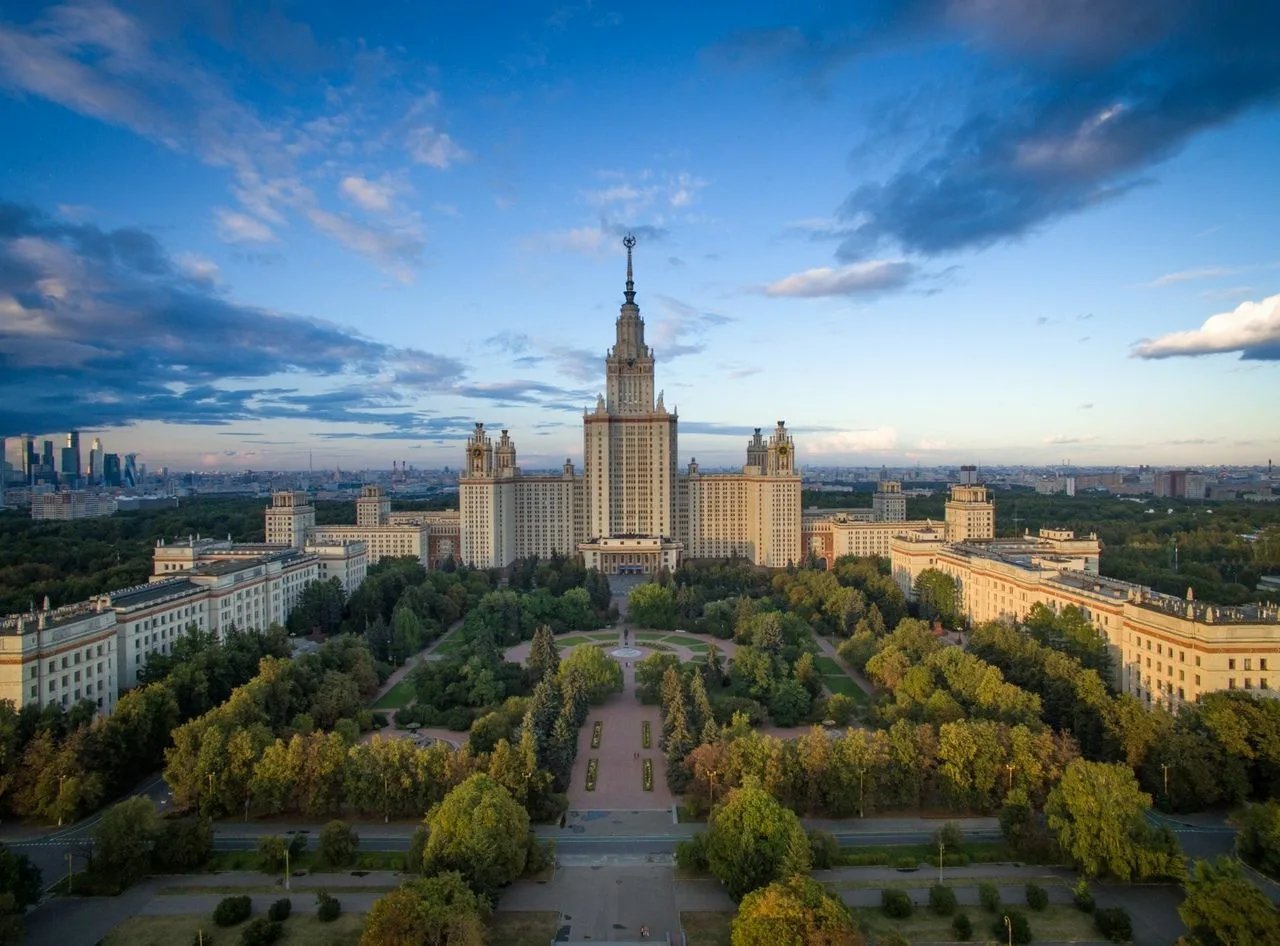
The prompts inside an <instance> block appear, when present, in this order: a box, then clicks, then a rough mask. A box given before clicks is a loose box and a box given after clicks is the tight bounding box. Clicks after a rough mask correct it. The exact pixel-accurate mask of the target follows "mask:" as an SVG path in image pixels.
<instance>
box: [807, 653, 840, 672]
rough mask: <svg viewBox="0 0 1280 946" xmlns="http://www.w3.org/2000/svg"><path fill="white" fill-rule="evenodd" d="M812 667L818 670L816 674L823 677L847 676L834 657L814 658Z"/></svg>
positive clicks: (821, 656)
mask: <svg viewBox="0 0 1280 946" xmlns="http://www.w3.org/2000/svg"><path fill="white" fill-rule="evenodd" d="M813 663H814V666H816V667H817V668H818V672H819V673H821V674H822V675H823V676H824V677H844V676H848V674H847V673H846V672H845V669H844V667H842V666H840V663H839V661H837V660H836V659H835V658H834V657H828V656H826V655H825V654H823V655H820V656H815V657H814V658H813Z"/></svg>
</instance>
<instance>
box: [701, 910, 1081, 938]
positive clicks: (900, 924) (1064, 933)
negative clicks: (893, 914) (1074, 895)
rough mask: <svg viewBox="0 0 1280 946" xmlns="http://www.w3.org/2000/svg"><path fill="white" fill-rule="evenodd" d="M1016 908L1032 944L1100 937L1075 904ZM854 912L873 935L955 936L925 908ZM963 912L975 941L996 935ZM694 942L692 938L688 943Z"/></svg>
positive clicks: (947, 922)
mask: <svg viewBox="0 0 1280 946" xmlns="http://www.w3.org/2000/svg"><path fill="white" fill-rule="evenodd" d="M1015 909H1017V910H1018V911H1019V912H1021V913H1022V914H1023V915H1024V916H1025V917H1026V918H1027V922H1028V923H1029V924H1030V925H1031V941H1032V942H1033V943H1043V942H1058V943H1063V942H1065V943H1070V942H1076V941H1079V940H1084V941H1086V942H1097V941H1098V940H1099V939H1100V937H1099V935H1098V933H1097V932H1096V931H1095V930H1094V928H1093V917H1092V916H1091V915H1090V914H1087V913H1081V912H1080V911H1079V910H1077V909H1076V908H1075V907H1070V906H1063V905H1059V904H1051V905H1050V906H1048V907H1047V908H1045V910H1044V911H1043V912H1041V913H1037V912H1035V911H1034V910H1028V909H1027V908H1026V905H1025V904H1024V905H1022V906H1018V907H1015ZM853 912H854V914H855V915H856V916H857V917H858V919H859V920H861V921H862V922H863V924H865V926H866V928H867V929H868V930H869V931H870V932H871V933H872V934H873V935H874V936H876V937H879V936H883V935H884V934H886V933H898V934H900V935H901V936H903V937H904V938H905V939H906V940H907V942H909V943H928V942H939V941H941V942H950V941H951V940H953V939H954V937H953V936H952V935H951V917H948V916H934V915H933V914H932V913H930V912H929V911H928V910H922V909H919V908H917V910H916V912H915V914H914V915H913V916H910V917H907V919H905V920H891V919H889V918H888V917H887V916H885V915H884V914H883V913H882V912H881V911H880V910H878V909H855V910H854V911H853ZM962 912H964V913H967V914H969V919H970V920H971V921H972V922H973V940H974V942H978V943H983V942H987V941H989V940H992V939H993V937H994V935H995V934H994V932H993V930H992V928H991V924H992V922H993V921H994V920H997V919H999V917H998V916H997V915H996V914H993V913H988V912H987V911H986V910H983V909H980V908H966V909H964V910H963V911H962ZM693 942H694V941H693V940H692V939H691V940H690V943H693Z"/></svg>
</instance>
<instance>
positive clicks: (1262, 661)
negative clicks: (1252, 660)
mask: <svg viewBox="0 0 1280 946" xmlns="http://www.w3.org/2000/svg"><path fill="white" fill-rule="evenodd" d="M1258 669H1259V670H1266V669H1267V658H1266V657H1259V658H1258Z"/></svg>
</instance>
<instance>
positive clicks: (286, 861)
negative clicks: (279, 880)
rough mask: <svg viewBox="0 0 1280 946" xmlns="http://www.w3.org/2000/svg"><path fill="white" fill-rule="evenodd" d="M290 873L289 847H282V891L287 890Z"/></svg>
mask: <svg viewBox="0 0 1280 946" xmlns="http://www.w3.org/2000/svg"><path fill="white" fill-rule="evenodd" d="M291 876H292V872H291V871H290V870H289V845H287V844H286V845H285V846H284V889H285V890H288V889H289V878H290V877H291Z"/></svg>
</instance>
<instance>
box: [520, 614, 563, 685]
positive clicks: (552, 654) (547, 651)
mask: <svg viewBox="0 0 1280 946" xmlns="http://www.w3.org/2000/svg"><path fill="white" fill-rule="evenodd" d="M525 666H526V667H528V668H529V678H530V680H531V681H532V682H534V683H537V682H538V681H539V680H542V679H543V678H545V677H546V676H548V675H554V674H555V672H556V671H557V670H558V669H559V668H560V654H559V652H558V651H557V650H556V642H555V638H554V637H552V635H551V628H550V626H549V625H546V624H543V625H541V626H540V627H539V628H538V629H537V630H536V631H534V632H533V641H532V643H531V644H530V645H529V659H528V660H526V661H525Z"/></svg>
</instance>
